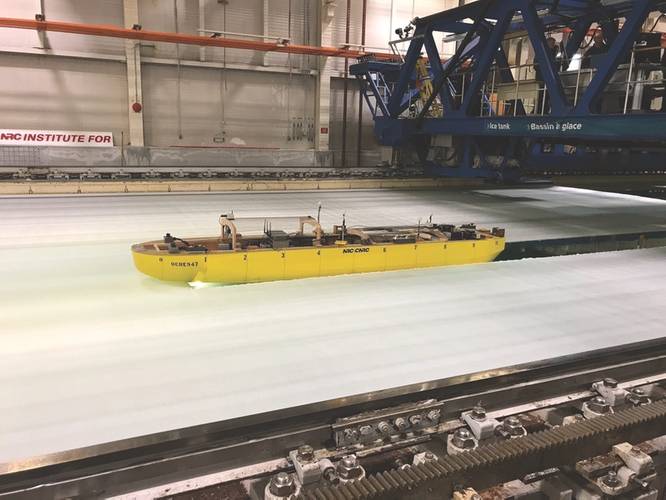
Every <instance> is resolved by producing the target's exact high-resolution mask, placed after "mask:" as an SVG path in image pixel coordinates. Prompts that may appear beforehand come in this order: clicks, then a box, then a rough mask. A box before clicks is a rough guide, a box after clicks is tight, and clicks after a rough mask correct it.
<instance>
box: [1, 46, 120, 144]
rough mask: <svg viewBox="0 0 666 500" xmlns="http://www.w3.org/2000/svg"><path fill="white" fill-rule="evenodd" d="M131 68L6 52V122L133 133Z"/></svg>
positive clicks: (3, 88)
mask: <svg viewBox="0 0 666 500" xmlns="http://www.w3.org/2000/svg"><path fill="white" fill-rule="evenodd" d="M126 78H127V77H126V67H125V65H124V64H122V63H117V62H101V61H86V62H85V63H82V62H81V61H75V60H69V59H56V58H52V57H48V56H27V55H26V56H23V55H9V54H1V55H0V110H2V114H1V115H0V116H1V118H0V127H14V128H26V129H55V130H90V131H112V132H113V133H114V140H115V143H116V144H120V137H121V132H124V133H125V135H126V136H127V129H128V123H127V109H128V103H127V80H126Z"/></svg>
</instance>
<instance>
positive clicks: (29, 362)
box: [0, 188, 666, 463]
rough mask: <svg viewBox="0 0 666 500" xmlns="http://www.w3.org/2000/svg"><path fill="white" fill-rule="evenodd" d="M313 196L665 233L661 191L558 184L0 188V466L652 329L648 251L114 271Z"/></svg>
mask: <svg viewBox="0 0 666 500" xmlns="http://www.w3.org/2000/svg"><path fill="white" fill-rule="evenodd" d="M319 201H321V202H322V204H323V207H324V209H323V211H322V222H323V223H325V224H333V223H336V222H338V219H339V217H341V215H342V213H343V212H345V213H346V214H347V221H348V223H349V224H368V225H370V224H383V223H387V222H388V221H391V222H393V223H395V222H404V223H406V224H409V223H413V222H414V221H415V220H418V218H419V217H422V218H423V219H426V218H427V217H428V216H429V215H430V214H431V213H432V214H433V216H434V217H435V218H437V217H442V218H446V219H447V220H451V221H454V222H460V223H464V222H466V221H470V220H474V221H477V222H478V223H479V224H485V225H502V226H506V228H507V235H508V239H509V240H513V241H516V242H520V241H524V240H527V239H548V238H552V239H556V238H563V237H575V236H586V235H588V236H589V235H601V234H621V233H629V232H638V231H659V230H664V229H665V227H666V217H665V216H666V202H665V201H661V200H651V199H644V198H637V197H632V196H624V195H613V194H608V193H598V192H593V191H585V190H577V189H568V188H549V189H519V190H518V189H516V190H485V191H437V192H435V191H432V192H428V191H391V192H386V191H366V192H353V193H345V192H315V193H313V192H298V193H261V194H238V193H235V194H215V195H196V196H193V195H185V194H183V195H143V196H139V195H136V196H131V195H125V196H78V197H76V196H65V197H48V198H47V197H43V196H42V197H5V198H0V217H2V220H3V228H4V231H3V239H2V240H1V241H0V258H1V260H2V262H3V278H4V279H3V283H2V286H1V287H0V317H1V318H2V328H1V330H0V339H1V340H2V344H3V352H4V356H3V363H2V366H0V380H1V381H2V383H0V401H2V403H1V405H2V411H1V412H0V428H2V429H3V438H2V440H1V441H0V463H3V462H4V463H9V462H12V461H14V460H18V459H22V458H27V457H35V456H40V455H44V454H48V453H53V452H59V451H63V450H66V449H72V448H79V447H83V446H89V445H95V444H99V443H103V442H109V441H114V440H119V439H125V438H129V437H133V436H140V435H145V434H150V433H155V432H160V431H167V430H171V429H177V428H183V427H187V426H192V425H197V424H202V423H206V422H213V421H220V420H225V419H231V418H234V417H242V416H246V415H252V414H257V413H262V412H269V411H272V410H276V409H282V408H288V407H295V406H298V405H305V404H309V403H315V402H319V401H325V400H332V399H335V398H340V397H344V396H349V395H356V394H363V393H370V392H373V391H381V390H384V389H390V388H394V387H398V386H404V385H408V384H419V383H422V382H424V381H430V380H436V379H442V378H445V377H454V376H458V375H463V374H469V373H474V372H479V371H484V370H493V369H496V368H500V367H507V366H513V365H516V364H521V363H528V362H532V361H536V360H542V359H547V358H552V357H558V356H567V355H574V354H576V353H580V352H583V351H591V350H597V349H603V348H608V347H613V346H618V345H623V344H629V343H635V342H639V341H647V340H650V339H656V338H660V337H662V336H663V335H664V330H663V310H664V306H666V302H665V300H666V299H665V298H664V297H666V293H665V292H666V285H665V283H666V250H664V249H652V250H636V251H629V252H616V253H604V254H596V255H587V256H571V257H557V258H547V259H529V260H522V261H515V262H497V263H492V264H485V265H479V266H464V267H455V268H442V269H430V270H414V271H401V272H395V273H381V274H370V275H363V276H361V275H359V276H341V277H335V278H324V279H314V280H300V281H292V282H277V283H266V284H257V285H242V286H233V287H210V288H203V289H192V288H189V287H186V286H185V287H183V286H180V285H168V284H164V283H161V282H157V281H155V280H151V279H150V278H146V277H143V276H141V275H139V274H137V273H136V272H135V271H134V269H133V267H132V263H131V259H130V257H129V253H128V248H129V244H130V243H131V242H133V241H135V240H137V239H138V238H142V237H146V236H150V234H151V232H153V233H154V234H155V235H156V236H159V235H161V233H163V232H164V231H165V230H166V229H167V228H168V229H170V230H173V231H178V232H181V233H187V234H207V233H209V232H210V231H211V229H214V228H211V227H209V225H211V224H215V217H216V216H217V215H219V213H221V212H223V211H224V210H227V209H229V208H233V209H235V210H236V211H237V212H239V213H243V214H244V215H261V214H266V213H270V214H271V215H274V216H280V215H293V214H294V213H302V212H307V211H315V210H316V205H317V202H319ZM211 221H212V222H211ZM174 226H175V227H174ZM359 297H362V298H363V300H359ZM489 353H492V355H491V354H489Z"/></svg>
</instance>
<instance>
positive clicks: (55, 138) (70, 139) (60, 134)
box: [0, 129, 113, 148]
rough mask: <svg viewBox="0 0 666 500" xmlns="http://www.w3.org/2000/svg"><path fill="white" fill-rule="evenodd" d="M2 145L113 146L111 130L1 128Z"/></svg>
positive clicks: (0, 140)
mask: <svg viewBox="0 0 666 500" xmlns="http://www.w3.org/2000/svg"><path fill="white" fill-rule="evenodd" d="M0 146H74V147H97V148H99V147H102V148H103V147H107V148H108V147H111V146H113V134H112V133H111V132H81V131H74V130H18V129H0Z"/></svg>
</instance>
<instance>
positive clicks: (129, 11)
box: [123, 0, 144, 146]
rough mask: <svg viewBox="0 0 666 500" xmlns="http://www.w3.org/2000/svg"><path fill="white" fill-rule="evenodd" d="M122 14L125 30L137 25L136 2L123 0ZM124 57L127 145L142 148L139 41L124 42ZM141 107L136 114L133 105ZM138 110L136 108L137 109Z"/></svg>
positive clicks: (137, 6)
mask: <svg viewBox="0 0 666 500" xmlns="http://www.w3.org/2000/svg"><path fill="white" fill-rule="evenodd" d="M123 14H124V21H125V27H126V28H132V26H134V25H135V24H139V5H138V0H123ZM125 57H126V59H127V95H128V97H129V108H128V110H127V112H128V113H129V120H128V122H129V143H130V144H131V145H132V146H143V145H144V136H143V95H142V93H141V55H140V53H139V41H137V40H125ZM136 103H138V104H140V105H141V108H140V110H139V111H138V112H137V111H135V109H134V105H135V104H136ZM137 108H138V107H137Z"/></svg>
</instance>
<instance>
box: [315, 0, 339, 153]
mask: <svg viewBox="0 0 666 500" xmlns="http://www.w3.org/2000/svg"><path fill="white" fill-rule="evenodd" d="M335 5H336V2H335V0H320V3H319V12H320V16H321V17H320V21H321V23H320V29H319V37H318V38H319V45H320V46H327V47H331V46H332V45H333V22H332V21H333V16H334V13H335ZM318 69H319V71H318V74H317V92H316V102H315V126H316V130H315V132H316V133H315V150H317V151H328V149H329V142H330V132H331V77H332V75H333V71H332V69H331V62H330V60H329V59H328V58H327V57H319V68H318Z"/></svg>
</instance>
